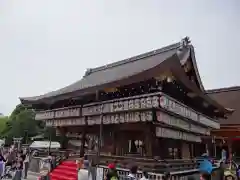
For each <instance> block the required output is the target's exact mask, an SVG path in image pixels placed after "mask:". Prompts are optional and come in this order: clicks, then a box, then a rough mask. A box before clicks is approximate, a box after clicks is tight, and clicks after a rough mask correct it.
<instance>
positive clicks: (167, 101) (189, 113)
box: [159, 96, 220, 129]
mask: <svg viewBox="0 0 240 180" xmlns="http://www.w3.org/2000/svg"><path fill="white" fill-rule="evenodd" d="M159 104H160V107H162V108H163V109H166V110H168V111H170V112H173V113H175V114H178V115H180V116H182V117H185V118H188V119H190V120H193V121H195V122H198V123H201V124H203V125H205V126H208V127H211V128H216V129H219V128H220V125H219V123H217V122H215V121H213V120H212V119H210V118H207V117H205V116H203V115H201V114H198V113H197V112H195V111H194V110H192V109H190V108H188V107H187V106H185V105H183V104H181V103H180V102H177V101H175V100H173V99H172V98H168V97H167V96H161V97H160V99H159Z"/></svg>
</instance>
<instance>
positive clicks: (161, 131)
mask: <svg viewBox="0 0 240 180" xmlns="http://www.w3.org/2000/svg"><path fill="white" fill-rule="evenodd" d="M156 136H157V137H163V138H170V139H180V140H185V141H191V142H201V138H200V137H199V136H196V135H194V134H190V133H185V132H182V131H177V130H173V129H170V128H165V127H164V128H163V127H156Z"/></svg>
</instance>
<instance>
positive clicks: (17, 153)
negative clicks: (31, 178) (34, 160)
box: [0, 146, 29, 180]
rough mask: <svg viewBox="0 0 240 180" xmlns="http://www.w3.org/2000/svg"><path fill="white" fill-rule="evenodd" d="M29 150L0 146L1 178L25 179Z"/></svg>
mask: <svg viewBox="0 0 240 180" xmlns="http://www.w3.org/2000/svg"><path fill="white" fill-rule="evenodd" d="M28 167H29V152H28V150H27V149H16V148H15V147H14V146H11V147H10V148H2V149H1V153H0V175H1V179H5V178H6V179H7V178H12V179H14V180H20V179H22V178H24V179H27V172H28Z"/></svg>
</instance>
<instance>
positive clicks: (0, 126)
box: [0, 116, 8, 134]
mask: <svg viewBox="0 0 240 180" xmlns="http://www.w3.org/2000/svg"><path fill="white" fill-rule="evenodd" d="M7 122H8V117H7V116H3V117H0V134H2V132H3V130H4V129H5V128H6V125H7Z"/></svg>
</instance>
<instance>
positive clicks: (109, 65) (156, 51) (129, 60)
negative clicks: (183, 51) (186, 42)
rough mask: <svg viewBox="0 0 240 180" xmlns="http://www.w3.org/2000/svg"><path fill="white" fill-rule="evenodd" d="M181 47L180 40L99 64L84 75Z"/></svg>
mask: <svg viewBox="0 0 240 180" xmlns="http://www.w3.org/2000/svg"><path fill="white" fill-rule="evenodd" d="M180 47H181V42H178V43H174V44H171V45H168V46H165V47H163V48H160V49H155V50H152V51H149V52H146V53H143V54H139V55H137V56H133V57H130V58H126V59H124V60H120V61H116V62H113V63H109V64H107V65H104V66H99V67H96V68H90V69H87V70H86V72H85V75H84V77H86V76H88V75H90V74H91V73H94V72H97V71H102V70H105V69H108V68H113V67H116V66H121V65H123V64H127V63H131V62H134V61H137V60H140V59H143V58H146V57H149V56H154V55H156V54H161V53H164V52H166V51H170V50H173V49H177V48H180Z"/></svg>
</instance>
